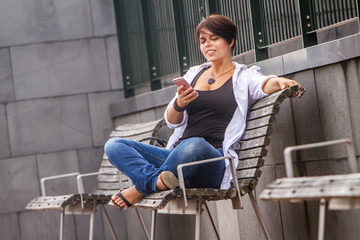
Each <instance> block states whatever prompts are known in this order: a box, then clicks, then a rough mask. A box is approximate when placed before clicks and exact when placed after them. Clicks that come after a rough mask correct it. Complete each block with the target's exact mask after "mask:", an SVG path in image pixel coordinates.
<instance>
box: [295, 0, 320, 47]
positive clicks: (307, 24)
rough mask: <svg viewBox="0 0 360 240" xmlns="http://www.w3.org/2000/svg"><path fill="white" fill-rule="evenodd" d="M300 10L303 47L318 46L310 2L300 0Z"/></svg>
mask: <svg viewBox="0 0 360 240" xmlns="http://www.w3.org/2000/svg"><path fill="white" fill-rule="evenodd" d="M298 6H299V10H300V22H301V32H302V40H303V47H304V48H306V47H310V46H313V45H316V44H318V41H317V36H316V32H315V29H316V26H315V23H316V21H315V16H314V14H313V10H312V7H311V5H310V1H309V0H298Z"/></svg>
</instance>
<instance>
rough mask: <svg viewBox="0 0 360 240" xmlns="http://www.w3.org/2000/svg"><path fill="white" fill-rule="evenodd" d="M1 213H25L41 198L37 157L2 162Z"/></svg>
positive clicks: (0, 164) (0, 165)
mask: <svg viewBox="0 0 360 240" xmlns="http://www.w3.org/2000/svg"><path fill="white" fill-rule="evenodd" d="M0 182H1V184H0V192H1V195H0V213H13V212H16V211H23V210H24V207H25V206H26V204H27V203H28V202H29V201H30V200H31V199H33V198H34V197H37V196H39V193H40V190H39V181H38V177H37V169H36V161H35V156H26V157H20V158H9V159H5V160H0Z"/></svg>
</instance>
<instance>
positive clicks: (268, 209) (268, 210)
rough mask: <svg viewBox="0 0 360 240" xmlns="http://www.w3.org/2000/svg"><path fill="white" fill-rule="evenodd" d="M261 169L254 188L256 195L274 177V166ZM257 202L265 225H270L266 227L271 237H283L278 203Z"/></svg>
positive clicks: (279, 239)
mask: <svg viewBox="0 0 360 240" xmlns="http://www.w3.org/2000/svg"><path fill="white" fill-rule="evenodd" d="M261 171H262V176H261V178H260V181H259V183H258V185H257V187H256V190H255V191H256V195H257V196H258V195H259V194H260V193H261V191H262V190H263V189H264V188H265V186H266V185H267V184H268V183H270V182H272V181H274V180H275V179H276V173H275V166H264V167H263V168H261ZM257 204H258V206H259V209H260V212H261V214H262V217H263V219H264V223H265V226H271V227H267V230H268V232H269V235H270V236H271V239H278V240H281V239H283V234H282V229H281V226H282V222H281V214H280V205H279V203H278V202H264V201H261V200H257ZM258 224H259V223H258Z"/></svg>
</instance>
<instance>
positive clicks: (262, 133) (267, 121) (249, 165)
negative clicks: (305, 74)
mask: <svg viewBox="0 0 360 240" xmlns="http://www.w3.org/2000/svg"><path fill="white" fill-rule="evenodd" d="M297 90H298V87H297V86H294V87H291V88H288V89H285V90H283V91H279V92H276V93H273V94H271V95H269V96H267V97H265V98H263V99H260V100H258V101H256V102H255V103H254V104H253V105H251V106H250V108H249V111H248V116H247V122H246V130H245V132H244V134H243V136H242V138H241V141H240V146H241V147H240V151H239V152H238V156H239V164H238V166H237V177H238V182H239V186H240V191H241V194H242V195H245V194H246V193H248V192H249V191H251V190H253V189H254V188H255V187H256V185H257V182H258V178H259V177H260V175H261V170H260V167H262V166H264V159H263V157H265V156H266V154H267V150H266V146H268V145H269V144H270V135H271V133H272V125H273V124H274V123H275V115H276V114H277V113H278V112H279V105H280V104H281V103H282V102H283V101H284V100H285V99H286V98H288V97H290V96H292V95H293V94H294V93H295V92H297Z"/></svg>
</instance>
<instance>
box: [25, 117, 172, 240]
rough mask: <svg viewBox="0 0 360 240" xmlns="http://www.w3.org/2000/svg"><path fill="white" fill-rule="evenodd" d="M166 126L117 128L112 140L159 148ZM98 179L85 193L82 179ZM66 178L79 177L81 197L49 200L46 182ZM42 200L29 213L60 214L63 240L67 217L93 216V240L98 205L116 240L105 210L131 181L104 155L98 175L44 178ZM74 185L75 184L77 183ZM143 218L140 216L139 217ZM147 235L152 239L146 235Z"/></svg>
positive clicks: (161, 123) (160, 123)
mask: <svg viewBox="0 0 360 240" xmlns="http://www.w3.org/2000/svg"><path fill="white" fill-rule="evenodd" d="M164 125H165V121H164V120H160V121H159V120H156V121H151V122H148V123H140V124H125V125H122V126H119V127H117V128H116V129H115V130H114V131H113V132H112V133H111V134H110V136H111V137H123V138H128V139H133V140H136V141H139V140H145V141H146V142H147V143H149V144H152V145H157V144H158V142H157V140H156V139H157V137H158V134H159V130H160V128H161V127H162V126H164ZM90 176H97V183H96V186H94V189H93V190H92V191H91V192H89V193H85V191H84V186H83V182H82V179H83V178H84V177H90ZM64 177H76V179H77V185H78V193H73V194H68V195H61V196H46V191H45V189H46V188H45V182H48V181H49V180H53V179H59V178H64ZM40 183H41V196H40V197H37V198H35V199H33V200H31V201H30V202H29V203H28V204H27V206H26V209H27V210H41V211H44V210H60V211H61V214H60V239H63V236H64V235H63V233H64V216H65V215H69V214H90V232H89V239H93V231H94V215H95V212H96V208H97V206H98V205H100V206H101V209H102V212H103V214H104V219H105V220H106V221H107V223H108V225H109V227H110V231H111V234H112V236H113V238H114V239H117V237H116V235H115V231H114V229H113V227H112V224H111V221H110V218H109V216H108V214H107V211H106V209H105V207H104V205H106V204H107V203H108V202H109V201H110V199H111V196H112V195H113V194H114V193H116V192H118V191H119V189H126V188H129V187H131V186H132V182H131V180H130V179H129V178H128V177H126V176H125V175H123V174H121V173H119V172H118V171H117V169H116V168H115V167H114V166H113V165H111V164H110V162H109V160H108V159H107V156H106V155H105V154H104V156H103V160H102V161H101V165H100V169H99V171H98V172H94V173H86V174H80V173H78V172H75V173H69V174H62V175H57V176H51V177H45V178H42V179H41V181H40ZM74 183H75V181H74ZM139 217H140V218H141V215H139ZM143 222H144V221H143V220H142V219H141V223H142V226H143V228H144V230H145V231H146V228H145V225H144V224H143ZM147 235H149V234H148V233H147Z"/></svg>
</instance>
